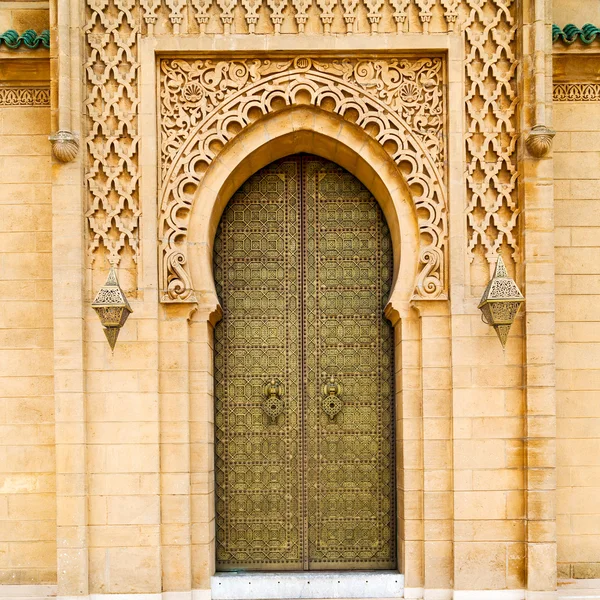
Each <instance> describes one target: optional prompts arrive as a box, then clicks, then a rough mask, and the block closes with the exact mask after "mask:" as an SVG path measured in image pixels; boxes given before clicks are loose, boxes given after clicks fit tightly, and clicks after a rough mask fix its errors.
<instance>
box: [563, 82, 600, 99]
mask: <svg viewBox="0 0 600 600" xmlns="http://www.w3.org/2000/svg"><path fill="white" fill-rule="evenodd" d="M552 99H553V100H554V102H600V83H585V82H584V83H555V84H554V86H553V89H552Z"/></svg>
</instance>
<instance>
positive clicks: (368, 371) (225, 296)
mask: <svg viewBox="0 0 600 600" xmlns="http://www.w3.org/2000/svg"><path fill="white" fill-rule="evenodd" d="M214 276H215V283H216V287H217V294H218V296H219V299H220V301H221V306H222V308H223V319H222V320H221V321H220V322H219V323H218V324H217V325H216V327H215V337H214V339H215V362H214V364H215V436H216V440H215V447H216V460H215V464H216V469H215V472H216V475H215V477H216V514H217V517H216V521H217V524H216V525H217V531H216V537H217V540H216V554H217V556H216V558H217V569H218V570H222V571H227V570H241V569H245V570H318V569H335V570H341V569H390V568H395V567H396V540H395V538H396V531H395V482H394V452H395V448H394V411H393V397H394V390H393V381H394V372H393V365H394V361H393V330H392V327H391V324H390V323H389V322H388V321H387V320H386V319H385V317H384V315H383V309H384V307H385V305H386V302H387V299H388V296H389V293H390V288H391V280H392V247H391V238H390V234H389V230H388V228H387V224H386V222H385V218H384V216H383V214H382V212H381V209H380V207H379V205H378V203H377V201H376V200H375V199H374V198H373V197H372V195H371V194H370V192H369V191H368V190H367V189H366V188H365V187H364V186H363V185H362V184H361V183H360V181H358V180H357V179H356V178H355V177H354V176H353V175H351V174H350V173H348V172H347V171H345V170H344V169H342V168H341V167H339V166H337V165H335V164H334V163H332V162H330V161H327V160H324V159H322V158H318V157H316V156H311V155H295V156H290V157H287V158H284V159H281V160H279V161H277V162H275V163H272V164H271V165H269V166H267V167H265V168H264V169H262V170H261V171H259V172H258V173H256V174H255V175H253V176H252V177H250V179H248V181H246V182H245V183H244V184H243V185H242V187H241V188H240V189H239V190H238V191H237V192H236V194H234V196H233V197H232V199H231V201H230V202H229V204H228V205H227V207H226V209H225V211H224V213H223V216H222V218H221V223H220V225H219V228H218V231H217V235H216V238H215V244H214Z"/></svg>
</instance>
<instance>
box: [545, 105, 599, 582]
mask: <svg viewBox="0 0 600 600" xmlns="http://www.w3.org/2000/svg"><path fill="white" fill-rule="evenodd" d="M554 125H555V128H556V129H557V131H558V133H557V136H556V139H555V154H554V166H555V171H554V176H555V202H556V289H557V298H556V342H557V350H556V368H557V417H558V419H557V429H558V432H557V437H558V440H557V451H558V454H557V476H558V499H557V528H558V562H559V577H576V578H598V577H600V536H599V534H600V506H599V504H598V498H599V497H600V479H599V477H600V401H599V400H600V362H599V357H600V260H599V259H600V102H555V104H554Z"/></svg>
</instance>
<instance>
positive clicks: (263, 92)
mask: <svg viewBox="0 0 600 600" xmlns="http://www.w3.org/2000/svg"><path fill="white" fill-rule="evenodd" d="M443 89H444V81H443V61H442V59H440V58H398V57H385V58H383V57H382V58H375V59H372V58H371V59H360V58H355V57H353V58H349V57H346V58H341V57H340V58H331V59H320V58H317V57H314V56H297V57H290V58H285V59H284V58H281V59H278V60H274V59H262V58H247V59H234V60H232V59H229V60H219V59H217V58H215V59H198V60H192V59H187V58H181V59H164V60H162V61H161V62H160V133H161V142H160V145H161V170H162V178H161V180H162V185H161V191H160V197H159V239H160V248H161V260H160V268H161V275H160V282H161V289H162V300H163V301H165V302H180V301H190V300H192V299H193V286H192V282H191V276H190V272H189V268H188V264H187V254H186V253H187V246H186V244H185V240H186V239H187V229H188V219H189V214H190V212H191V208H192V205H193V202H194V199H195V191H196V190H197V189H198V187H199V186H200V184H201V182H202V178H203V176H204V173H205V172H206V170H207V169H208V167H209V166H210V164H211V162H212V161H213V160H214V158H215V156H216V155H217V154H218V151H219V150H218V148H220V147H221V146H222V145H224V144H226V143H227V142H229V141H230V140H232V139H233V138H234V137H235V135H236V134H237V133H238V132H239V131H241V130H242V129H244V127H246V126H247V125H248V124H249V123H250V117H249V113H251V112H256V111H260V112H261V113H262V114H266V113H268V112H271V111H273V110H277V108H278V107H281V108H283V107H285V106H289V105H292V104H295V103H297V95H298V94H300V96H301V97H302V98H306V97H307V94H308V96H310V97H311V98H312V100H311V102H312V103H314V104H315V105H316V106H319V107H322V108H324V109H325V110H328V111H331V112H334V113H337V114H339V115H340V116H342V117H346V118H351V119H352V121H354V122H355V123H357V124H359V125H360V127H362V128H363V129H365V130H366V131H367V132H369V133H370V134H371V135H372V136H373V137H374V138H375V139H376V140H378V141H379V142H380V143H381V144H382V145H383V146H384V147H386V148H387V149H388V152H389V153H390V154H391V156H392V158H393V159H394V161H395V162H396V163H397V164H398V165H399V166H400V168H401V170H402V172H403V173H404V174H405V178H406V181H407V183H408V185H409V187H410V189H411V191H412V193H413V201H414V203H415V206H416V209H417V214H418V215H419V227H420V230H421V247H420V265H419V271H418V276H417V282H416V291H415V293H416V295H417V296H418V297H422V298H439V297H443V296H444V294H445V291H446V283H445V281H446V275H445V270H446V264H445V259H446V257H445V254H446V244H447V211H446V191H445V145H444V144H445V142H444V138H445V135H444V128H445V125H444V124H445V111H444V95H443ZM350 98H351V99H352V101H351V102H349V101H348V99H350ZM304 101H305V100H304ZM216 140H218V141H219V143H218V145H217V146H218V147H215V141H216Z"/></svg>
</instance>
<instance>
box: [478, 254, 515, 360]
mask: <svg viewBox="0 0 600 600" xmlns="http://www.w3.org/2000/svg"><path fill="white" fill-rule="evenodd" d="M524 301H525V298H524V297H523V294H521V290H519V288H518V287H517V284H516V283H515V282H514V280H513V279H511V278H510V277H509V276H508V272H507V271H506V266H505V265H504V261H503V260H502V257H501V256H499V257H498V262H497V263H496V269H495V271H494V276H493V277H492V279H491V280H490V282H489V283H488V285H487V287H486V288H485V292H483V296H482V297H481V302H480V303H479V306H478V307H477V308H479V310H481V319H482V321H483V322H484V323H485V324H486V325H491V326H492V327H493V328H494V329H495V330H496V334H497V335H498V338H499V339H500V343H501V344H502V347H503V348H504V346H505V345H506V338H507V337H508V332H509V331H510V327H511V325H512V324H513V322H514V320H515V317H516V316H517V313H518V312H519V309H520V308H521V304H523V302H524Z"/></svg>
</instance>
